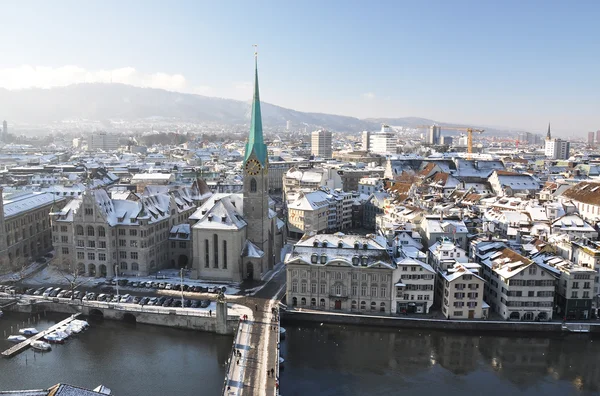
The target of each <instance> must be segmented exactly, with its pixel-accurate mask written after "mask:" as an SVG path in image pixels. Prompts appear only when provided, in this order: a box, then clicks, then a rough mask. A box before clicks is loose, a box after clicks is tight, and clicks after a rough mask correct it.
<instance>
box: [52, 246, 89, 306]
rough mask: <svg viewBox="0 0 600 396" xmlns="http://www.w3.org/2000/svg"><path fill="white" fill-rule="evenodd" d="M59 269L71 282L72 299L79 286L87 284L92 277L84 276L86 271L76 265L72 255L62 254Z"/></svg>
mask: <svg viewBox="0 0 600 396" xmlns="http://www.w3.org/2000/svg"><path fill="white" fill-rule="evenodd" d="M58 271H59V272H60V274H61V275H62V277H63V278H64V279H65V280H66V281H67V282H68V283H69V290H70V291H71V300H73V299H74V294H75V291H76V290H77V288H78V287H79V286H82V285H85V284H86V283H89V281H90V279H89V278H87V277H84V275H85V271H81V268H78V267H77V266H76V265H74V263H73V260H72V259H71V257H65V256H62V257H61V258H60V268H58Z"/></svg>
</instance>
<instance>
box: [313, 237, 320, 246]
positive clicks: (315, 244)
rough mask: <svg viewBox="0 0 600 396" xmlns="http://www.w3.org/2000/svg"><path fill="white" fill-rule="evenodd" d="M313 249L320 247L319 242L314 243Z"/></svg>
mask: <svg viewBox="0 0 600 396" xmlns="http://www.w3.org/2000/svg"><path fill="white" fill-rule="evenodd" d="M313 247H319V241H317V240H316V239H315V241H314V242H313Z"/></svg>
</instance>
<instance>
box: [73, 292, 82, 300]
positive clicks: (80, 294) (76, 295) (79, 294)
mask: <svg viewBox="0 0 600 396" xmlns="http://www.w3.org/2000/svg"><path fill="white" fill-rule="evenodd" d="M82 296H83V292H82V291H79V290H77V291H76V292H75V293H73V298H74V299H76V300H79V299H80V298H81V297H82Z"/></svg>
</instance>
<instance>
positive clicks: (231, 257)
mask: <svg viewBox="0 0 600 396" xmlns="http://www.w3.org/2000/svg"><path fill="white" fill-rule="evenodd" d="M251 117H252V120H251V123H250V133H249V135H248V141H247V142H246V150H245V154H244V163H243V174H244V189H243V193H241V194H239V193H238V194H214V195H212V196H211V197H210V198H209V199H208V200H207V201H206V202H204V204H202V206H200V207H199V208H198V209H197V210H196V212H194V214H193V215H192V216H191V217H190V219H189V221H190V224H191V230H192V241H193V242H192V247H193V262H192V276H194V277H196V278H198V279H207V280H220V281H233V282H241V281H243V280H246V279H250V280H260V279H261V277H262V276H263V275H264V274H265V273H266V272H267V271H269V270H271V269H272V268H273V266H274V265H275V264H276V263H278V262H279V261H280V255H281V248H282V247H283V238H284V235H285V230H284V227H285V223H284V222H283V221H281V220H279V219H278V218H277V216H276V213H275V211H274V210H273V208H274V201H272V200H271V199H270V198H269V194H268V191H269V175H268V168H269V167H268V165H269V159H268V152H267V146H266V144H265V142H264V139H263V130H262V118H261V112H260V96H259V93H258V66H257V60H256V58H255V69H254V98H253V100H252V113H251Z"/></svg>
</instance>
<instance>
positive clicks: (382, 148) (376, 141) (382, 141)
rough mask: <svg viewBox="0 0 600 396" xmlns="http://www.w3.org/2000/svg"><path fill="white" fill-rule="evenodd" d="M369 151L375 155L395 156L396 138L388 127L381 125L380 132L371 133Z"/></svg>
mask: <svg viewBox="0 0 600 396" xmlns="http://www.w3.org/2000/svg"><path fill="white" fill-rule="evenodd" d="M369 146H370V147H369V149H370V151H371V152H372V153H377V154H395V153H396V136H395V134H394V132H392V129H391V128H390V127H389V125H385V124H383V125H381V131H379V132H375V133H372V134H371V136H370V144H369Z"/></svg>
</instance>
